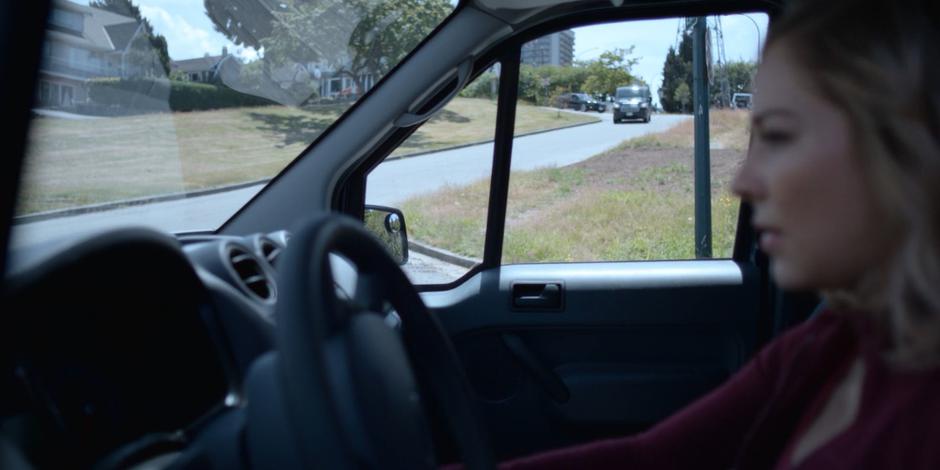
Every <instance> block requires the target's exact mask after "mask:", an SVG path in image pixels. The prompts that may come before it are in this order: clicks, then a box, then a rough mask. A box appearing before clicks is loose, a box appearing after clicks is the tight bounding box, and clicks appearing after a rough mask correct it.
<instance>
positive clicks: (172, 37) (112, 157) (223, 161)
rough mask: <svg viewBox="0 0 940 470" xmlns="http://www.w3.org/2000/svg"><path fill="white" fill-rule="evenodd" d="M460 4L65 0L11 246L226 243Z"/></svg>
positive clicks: (54, 22)
mask: <svg viewBox="0 0 940 470" xmlns="http://www.w3.org/2000/svg"><path fill="white" fill-rule="evenodd" d="M453 9H454V5H453V4H452V3H451V2H450V1H448V0H409V1H400V2H396V1H385V0H376V1H356V2H349V1H341V0H324V1H316V2H310V1H300V0H283V1H277V2H269V1H260V2H259V1H254V2H243V1H241V0H205V1H187V2H157V1H154V0H121V1H113V0H83V1H80V2H79V1H70V0H53V1H52V5H51V14H50V21H49V28H48V31H47V32H46V42H45V46H44V55H43V62H42V64H41V65H40V69H39V80H40V82H39V84H38V85H39V86H37V87H36V90H37V93H36V95H37V96H36V98H35V106H34V108H35V109H34V116H35V118H34V120H33V122H32V126H31V130H30V136H29V140H30V142H29V148H28V152H27V155H26V160H25V169H24V176H23V184H22V187H21V191H20V195H19V200H18V206H17V209H16V216H17V222H16V225H15V228H14V232H13V242H14V244H17V245H24V244H32V243H40V242H43V241H46V240H49V239H52V238H56V237H58V236H62V235H69V234H74V233H77V232H82V231H92V230H99V229H102V228H108V227H116V226H121V225H131V224H132V225H140V224H144V225H149V226H152V227H154V228H157V229H161V230H164V231H172V232H175V231H187V230H205V229H215V228H217V227H219V226H220V225H221V224H222V223H224V222H225V221H226V220H227V219H228V218H229V217H230V216H231V215H233V214H234V213H235V212H236V211H237V210H238V209H239V208H240V207H241V206H242V205H243V204H244V203H245V202H247V201H248V200H249V199H250V198H251V197H252V196H253V195H254V194H255V193H257V191H259V190H260V189H261V188H262V187H263V185H264V184H265V183H266V182H267V181H269V180H270V178H272V177H273V176H275V175H276V174H277V173H278V172H279V171H281V170H282V169H283V168H284V167H285V166H286V165H287V164H288V163H289V162H290V161H292V160H293V159H294V158H296V157H297V156H298V155H300V154H301V153H302V152H303V151H304V149H306V148H307V147H308V146H309V145H310V143H311V142H313V141H314V139H316V138H317V136H319V135H320V134H321V133H322V132H323V131H324V130H325V129H326V128H327V127H329V126H330V125H331V124H332V123H333V122H335V121H336V120H337V119H338V118H339V117H340V116H341V115H342V114H343V113H344V112H345V111H346V110H347V109H348V108H349V107H350V106H352V105H353V103H355V102H356V100H358V99H359V98H360V97H362V96H363V95H364V94H365V93H366V92H368V91H369V89H370V88H372V87H373V86H374V85H375V84H376V83H378V81H379V80H380V79H381V78H382V77H383V76H384V75H385V74H386V73H388V72H389V71H390V70H391V69H392V68H394V67H395V66H396V65H397V64H398V62H399V61H401V60H402V59H403V58H404V57H405V56H406V55H407V54H408V53H409V52H410V51H411V50H412V49H413V48H414V47H416V46H417V45H418V44H419V43H420V42H421V41H422V40H423V39H424V37H425V36H426V35H427V34H429V33H430V32H431V31H432V30H433V29H434V28H435V27H437V26H438V25H439V24H440V23H441V22H442V21H444V19H445V18H446V17H447V16H448V15H449V14H450V13H451V12H452V11H453Z"/></svg>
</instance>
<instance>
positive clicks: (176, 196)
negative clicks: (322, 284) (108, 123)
mask: <svg viewBox="0 0 940 470" xmlns="http://www.w3.org/2000/svg"><path fill="white" fill-rule="evenodd" d="M599 122H601V120H600V119H598V120H597V121H594V122H579V123H577V124H571V125H568V126H564V127H555V128H552V129H543V130H538V131H531V132H526V133H523V134H519V135H516V136H515V137H525V136H529V135H535V134H543V133H545V132H553V131H560V130H563V129H570V128H572V127H579V126H587V125H590V124H597V123H599ZM490 142H493V139H488V140H481V141H477V142H470V143H466V144H460V145H455V146H453V147H445V148H439V149H434V150H425V151H421V152H417V153H409V154H406V155H397V156H389V157H386V158H385V160H384V161H386V162H388V161H393V160H402V159H405V158H412V157H420V156H422V155H427V154H430V153H437V152H446V151H448V150H457V149H462V148H466V147H473V146H474V145H482V144H488V143H490ZM272 179H273V178H264V179H260V180H254V181H248V182H244V183H236V184H230V185H227V186H217V187H215V188H207V189H197V190H195V191H189V192H181V193H171V194H162V195H159V196H148V197H140V198H134V199H123V200H120V201H112V202H103V203H100V204H91V205H88V206H80V207H73V208H69V209H56V210H51V211H45V212H37V213H34V214H27V215H22V216H19V217H14V218H13V225H20V224H28V223H32V222H41V221H43V220H49V219H57V218H60V217H68V216H71V215H81V214H89V213H92V212H104V211H109V210H112V209H120V208H123V207H132V206H142V205H145V204H153V203H155V202H167V201H178V200H181V199H189V198H193V197H199V196H208V195H210V194H216V193H224V192H226V191H234V190H237V189H243V188H247V187H249V186H255V185H258V184H266V183H268V182H269V181H271V180H272ZM428 249H433V248H430V247H428ZM415 251H417V252H418V253H421V249H420V248H419V249H416V250H415ZM454 256H459V255H454ZM467 259H469V258H467ZM471 266H472V265H471Z"/></svg>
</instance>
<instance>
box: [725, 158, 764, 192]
mask: <svg viewBox="0 0 940 470" xmlns="http://www.w3.org/2000/svg"><path fill="white" fill-rule="evenodd" d="M754 160H755V159H754V155H752V154H751V152H748V155H747V157H746V158H745V159H744V162H743V163H742V165H741V168H740V169H738V174H737V175H735V177H734V179H733V180H732V181H731V192H733V193H734V194H735V195H737V196H739V197H740V198H741V199H743V200H745V201H753V200H755V199H759V198H760V197H761V195H762V194H763V184H762V182H761V179H760V175H759V173H758V172H757V171H756V170H757V168H756V165H755V161H754Z"/></svg>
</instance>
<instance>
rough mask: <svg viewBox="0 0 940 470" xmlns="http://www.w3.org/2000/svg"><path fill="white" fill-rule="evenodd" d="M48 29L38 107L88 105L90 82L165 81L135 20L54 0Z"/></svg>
mask: <svg viewBox="0 0 940 470" xmlns="http://www.w3.org/2000/svg"><path fill="white" fill-rule="evenodd" d="M48 29H49V30H48V32H47V36H46V42H45V44H44V45H43V60H42V65H41V66H40V68H39V90H38V96H37V101H38V105H39V106H42V107H56V108H72V107H74V105H76V104H78V103H84V102H86V101H87V99H88V91H87V88H86V87H85V81H86V80H88V79H91V78H101V77H118V78H132V77H150V76H163V75H164V72H163V66H162V65H161V64H160V60H159V58H158V57H157V55H156V53H155V52H154V51H153V50H152V48H151V46H150V40H149V37H148V35H147V31H146V28H144V26H143V24H142V23H139V22H137V20H136V19H134V18H131V17H128V16H123V15H118V14H116V13H112V12H110V11H105V10H101V9H98V8H92V7H89V6H85V5H79V4H77V3H72V2H70V1H67V0H55V1H53V3H52V12H51V14H50V15H49V28H48Z"/></svg>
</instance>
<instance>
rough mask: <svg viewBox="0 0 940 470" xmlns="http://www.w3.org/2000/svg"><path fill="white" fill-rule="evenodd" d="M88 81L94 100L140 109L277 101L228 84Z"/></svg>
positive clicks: (194, 108) (197, 108)
mask: <svg viewBox="0 0 940 470" xmlns="http://www.w3.org/2000/svg"><path fill="white" fill-rule="evenodd" d="M86 83H87V85H88V97H89V99H90V100H91V102H92V103H94V104H97V105H103V106H108V107H117V108H121V109H126V110H132V111H140V112H147V111H202V110H208V109H221V108H237V107H244V106H266V105H270V104H275V103H274V102H273V101H270V100H268V99H265V98H259V97H257V96H253V95H247V94H244V93H240V92H238V91H235V90H233V89H231V88H229V87H226V86H220V85H209V84H205V83H193V82H183V81H177V80H167V79H118V78H96V79H92V80H88V81H87V82H86Z"/></svg>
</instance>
